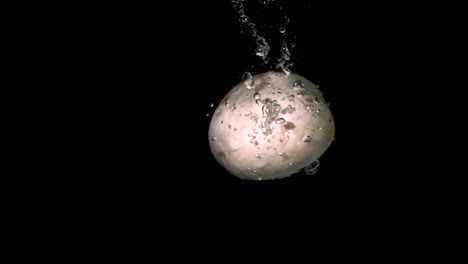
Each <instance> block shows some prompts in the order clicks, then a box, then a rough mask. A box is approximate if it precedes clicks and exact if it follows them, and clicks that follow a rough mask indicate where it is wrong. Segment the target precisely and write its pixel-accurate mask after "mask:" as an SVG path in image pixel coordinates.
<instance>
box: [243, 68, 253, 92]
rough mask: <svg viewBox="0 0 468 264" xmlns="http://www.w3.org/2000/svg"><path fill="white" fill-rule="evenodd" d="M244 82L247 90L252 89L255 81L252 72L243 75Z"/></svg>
mask: <svg viewBox="0 0 468 264" xmlns="http://www.w3.org/2000/svg"><path fill="white" fill-rule="evenodd" d="M242 80H243V81H244V84H245V87H246V88H247V89H252V87H253V85H254V81H253V78H252V74H251V73H250V72H245V73H244V74H242Z"/></svg>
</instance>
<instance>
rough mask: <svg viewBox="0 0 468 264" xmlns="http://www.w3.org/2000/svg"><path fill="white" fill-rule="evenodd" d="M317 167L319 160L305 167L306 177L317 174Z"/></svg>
mask: <svg viewBox="0 0 468 264" xmlns="http://www.w3.org/2000/svg"><path fill="white" fill-rule="evenodd" d="M319 165H320V161H319V160H316V161H314V162H312V164H310V165H309V166H307V167H305V169H304V172H305V174H306V175H314V174H315V173H317V169H318V167H319Z"/></svg>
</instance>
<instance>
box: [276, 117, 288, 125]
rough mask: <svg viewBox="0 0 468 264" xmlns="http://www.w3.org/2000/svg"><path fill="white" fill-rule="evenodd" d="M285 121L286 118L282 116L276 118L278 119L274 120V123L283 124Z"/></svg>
mask: <svg viewBox="0 0 468 264" xmlns="http://www.w3.org/2000/svg"><path fill="white" fill-rule="evenodd" d="M285 122H286V120H284V118H278V119H276V120H275V123H276V124H278V125H279V124H284V123H285Z"/></svg>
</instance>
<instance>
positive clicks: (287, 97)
mask: <svg viewBox="0 0 468 264" xmlns="http://www.w3.org/2000/svg"><path fill="white" fill-rule="evenodd" d="M248 82H249V83H247V85H246V84H245V83H244V82H242V83H239V84H238V85H236V86H235V87H234V88H233V89H232V90H231V91H230V92H229V93H228V94H227V95H226V97H225V98H224V99H223V100H222V101H221V103H220V104H219V106H218V107H217V109H216V111H215V113H214V114H213V117H212V119H211V124H210V128H209V134H208V136H209V143H210V148H211V152H212V153H213V155H214V157H215V158H216V160H217V161H218V162H219V163H220V164H221V165H222V166H223V167H224V168H226V169H227V170H228V171H229V172H230V173H231V174H233V175H235V176H237V177H239V178H243V179H252V180H268V179H278V178H283V177H287V176H290V175H292V174H293V173H296V172H298V171H299V170H300V169H302V168H304V167H306V166H308V165H310V164H311V163H312V162H314V161H315V160H317V159H318V158H319V157H320V156H321V155H322V154H323V153H324V152H325V150H326V149H327V148H328V147H329V146H330V144H331V142H332V141H333V138H334V134H335V124H334V121H333V116H332V113H331V112H330V109H329V108H328V106H327V104H326V103H325V100H324V99H323V96H322V93H321V92H320V91H319V89H318V87H317V86H316V85H314V84H313V83H311V82H310V81H308V80H307V79H305V78H304V77H302V76H299V75H296V74H290V75H287V76H286V75H284V74H281V73H275V72H266V73H262V74H259V75H256V76H254V77H253V79H252V82H253V85H251V82H250V81H248ZM249 88H250V89H249Z"/></svg>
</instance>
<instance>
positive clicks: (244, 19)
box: [241, 16, 250, 23]
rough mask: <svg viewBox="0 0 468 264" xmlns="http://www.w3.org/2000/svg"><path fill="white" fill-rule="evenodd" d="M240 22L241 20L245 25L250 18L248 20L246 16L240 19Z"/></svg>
mask: <svg viewBox="0 0 468 264" xmlns="http://www.w3.org/2000/svg"><path fill="white" fill-rule="evenodd" d="M241 20H242V22H244V23H247V22H249V21H250V18H249V17H248V16H243V17H242V18H241Z"/></svg>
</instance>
